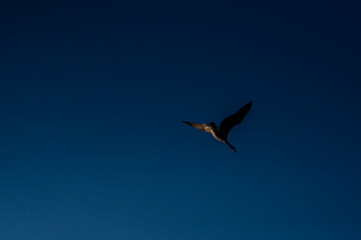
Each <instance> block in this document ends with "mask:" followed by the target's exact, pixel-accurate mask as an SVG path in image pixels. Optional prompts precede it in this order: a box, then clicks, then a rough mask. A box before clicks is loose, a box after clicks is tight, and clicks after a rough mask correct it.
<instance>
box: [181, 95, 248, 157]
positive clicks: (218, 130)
mask: <svg viewBox="0 0 361 240" xmlns="http://www.w3.org/2000/svg"><path fill="white" fill-rule="evenodd" d="M251 106H252V101H251V102H249V103H247V104H246V105H244V106H243V107H242V108H241V109H240V110H238V112H236V113H235V114H233V115H231V116H229V117H227V118H225V119H224V120H223V121H222V122H221V124H220V125H219V127H217V125H216V124H215V123H214V122H210V123H192V122H186V121H182V122H183V123H185V124H188V125H189V126H191V127H194V128H197V129H199V130H202V131H205V132H209V133H211V134H212V136H213V137H214V138H215V139H217V140H218V141H221V142H224V143H226V144H227V145H228V146H229V147H230V148H231V149H232V150H233V151H234V152H236V149H235V148H234V147H233V146H232V145H231V144H230V143H229V142H228V141H227V138H228V133H229V131H230V130H231V129H232V128H233V127H234V126H235V125H237V124H239V123H241V122H242V120H243V118H244V117H245V116H246V115H247V113H248V112H249V110H250V109H251Z"/></svg>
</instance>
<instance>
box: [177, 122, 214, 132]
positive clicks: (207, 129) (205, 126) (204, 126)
mask: <svg viewBox="0 0 361 240" xmlns="http://www.w3.org/2000/svg"><path fill="white" fill-rule="evenodd" d="M182 123H185V124H187V125H189V126H191V127H194V128H197V129H199V130H202V131H205V132H211V128H210V127H209V126H208V124H206V123H192V122H186V121H182Z"/></svg>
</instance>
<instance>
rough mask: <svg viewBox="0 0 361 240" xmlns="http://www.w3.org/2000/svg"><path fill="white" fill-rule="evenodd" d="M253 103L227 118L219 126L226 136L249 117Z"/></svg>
mask: <svg viewBox="0 0 361 240" xmlns="http://www.w3.org/2000/svg"><path fill="white" fill-rule="evenodd" d="M251 106H252V101H251V102H249V103H247V104H246V105H244V106H243V107H242V108H241V109H239V110H238V112H236V113H235V114H233V115H231V116H229V117H227V118H226V119H224V120H223V121H222V122H221V125H220V126H219V128H220V131H221V132H223V133H225V134H226V135H227V134H228V132H229V131H230V130H231V129H232V128H233V127H234V126H236V125H237V124H240V123H241V122H242V120H243V118H244V117H245V116H246V115H247V113H248V112H249V110H250V109H251Z"/></svg>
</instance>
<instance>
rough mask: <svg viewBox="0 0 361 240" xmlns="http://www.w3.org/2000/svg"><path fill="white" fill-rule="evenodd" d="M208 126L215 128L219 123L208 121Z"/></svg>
mask: <svg viewBox="0 0 361 240" xmlns="http://www.w3.org/2000/svg"><path fill="white" fill-rule="evenodd" d="M208 126H210V127H211V128H213V129H215V128H217V125H216V124H215V123H214V122H210V123H208Z"/></svg>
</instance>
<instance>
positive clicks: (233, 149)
mask: <svg viewBox="0 0 361 240" xmlns="http://www.w3.org/2000/svg"><path fill="white" fill-rule="evenodd" d="M226 144H227V145H228V146H229V147H230V148H231V149H232V151H233V152H235V153H236V152H237V151H236V149H235V148H234V147H233V146H232V145H231V144H230V143H229V142H228V141H226Z"/></svg>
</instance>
